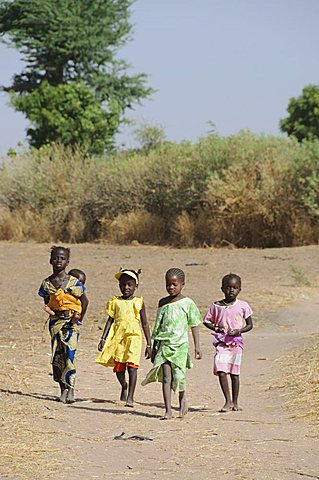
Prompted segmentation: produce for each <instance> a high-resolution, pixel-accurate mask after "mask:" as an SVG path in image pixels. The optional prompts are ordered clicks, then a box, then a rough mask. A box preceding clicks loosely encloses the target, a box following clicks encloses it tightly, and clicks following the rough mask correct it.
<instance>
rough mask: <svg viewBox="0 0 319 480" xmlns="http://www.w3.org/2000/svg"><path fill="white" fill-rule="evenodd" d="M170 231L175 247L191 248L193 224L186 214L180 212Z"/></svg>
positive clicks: (192, 243)
mask: <svg viewBox="0 0 319 480" xmlns="http://www.w3.org/2000/svg"><path fill="white" fill-rule="evenodd" d="M171 231H172V233H173V236H174V238H175V242H174V243H175V245H179V246H185V247H191V246H193V245H194V233H195V224H194V222H193V221H192V219H191V217H190V215H189V214H188V213H187V212H182V213H181V214H180V215H178V217H177V218H176V219H175V220H174V221H173V224H172V227H171Z"/></svg>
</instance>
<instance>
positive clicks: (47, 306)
mask: <svg viewBox="0 0 319 480" xmlns="http://www.w3.org/2000/svg"><path fill="white" fill-rule="evenodd" d="M43 310H44V311H45V312H46V313H48V314H49V315H55V311H54V310H52V308H50V307H49V305H47V304H46V303H45V304H44V305H43Z"/></svg>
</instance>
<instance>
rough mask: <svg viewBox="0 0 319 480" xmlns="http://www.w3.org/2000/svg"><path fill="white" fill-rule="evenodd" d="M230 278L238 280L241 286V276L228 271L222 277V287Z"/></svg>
mask: <svg viewBox="0 0 319 480" xmlns="http://www.w3.org/2000/svg"><path fill="white" fill-rule="evenodd" d="M228 280H237V282H238V283H239V286H240V287H241V278H240V276H239V275H236V273H228V274H227V275H225V276H224V277H223V279H222V287H223V286H224V285H225V283H226V282H228Z"/></svg>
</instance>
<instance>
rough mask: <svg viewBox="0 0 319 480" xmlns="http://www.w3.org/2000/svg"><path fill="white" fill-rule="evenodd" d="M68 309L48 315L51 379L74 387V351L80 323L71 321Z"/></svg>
mask: <svg viewBox="0 0 319 480" xmlns="http://www.w3.org/2000/svg"><path fill="white" fill-rule="evenodd" d="M71 317H72V313H71V312H70V311H67V310H66V311H63V312H56V314H55V315H53V316H51V317H50V321H49V331H50V335H51V348H52V357H51V363H52V369H53V379H54V381H56V382H59V383H63V384H64V385H66V386H67V387H71V388H74V384H75V375H76V366H75V360H76V351H77V346H78V340H79V336H80V327H79V325H80V323H79V322H75V323H71Z"/></svg>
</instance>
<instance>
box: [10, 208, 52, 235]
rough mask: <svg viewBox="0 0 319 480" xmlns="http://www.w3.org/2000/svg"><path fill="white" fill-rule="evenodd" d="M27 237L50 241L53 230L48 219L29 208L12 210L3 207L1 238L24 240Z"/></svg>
mask: <svg viewBox="0 0 319 480" xmlns="http://www.w3.org/2000/svg"><path fill="white" fill-rule="evenodd" d="M26 239H29V240H35V241H36V242H49V241H50V240H51V232H50V226H49V223H48V221H47V219H46V218H45V217H44V216H41V215H39V214H37V213H35V212H31V211H30V210H28V209H23V210H15V211H13V212H10V211H9V209H7V208H5V207H1V209H0V240H13V241H17V242H22V241H24V240H26Z"/></svg>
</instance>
